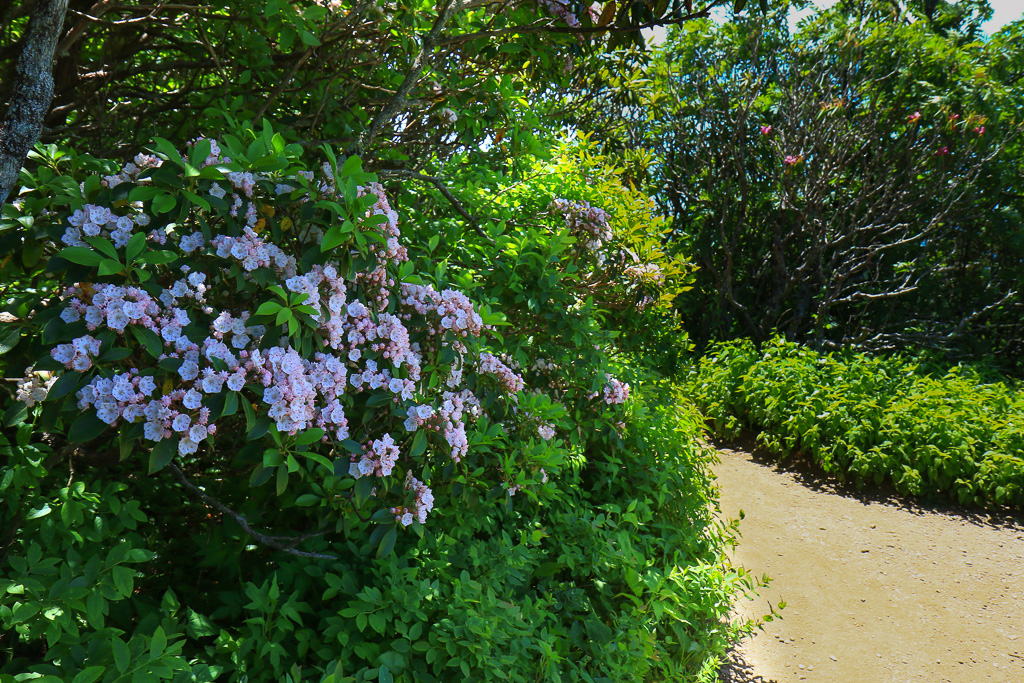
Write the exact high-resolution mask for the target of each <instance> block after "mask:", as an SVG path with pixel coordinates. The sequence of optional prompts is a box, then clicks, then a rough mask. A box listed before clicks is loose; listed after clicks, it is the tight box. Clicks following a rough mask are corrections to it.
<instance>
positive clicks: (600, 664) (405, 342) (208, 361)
mask: <svg viewBox="0 0 1024 683" xmlns="http://www.w3.org/2000/svg"><path fill="white" fill-rule="evenodd" d="M34 163H35V164H36V168H35V171H34V172H33V173H31V174H29V173H27V172H26V173H24V174H23V182H24V184H25V187H24V188H23V189H22V190H21V192H20V193H19V195H18V197H17V201H16V202H15V203H14V204H13V205H11V206H9V207H5V210H4V214H3V221H2V223H0V251H2V252H3V255H4V256H3V260H2V265H0V268H2V273H3V281H4V283H5V286H6V290H5V291H6V296H7V298H6V299H5V302H4V309H3V321H2V322H0V325H2V328H0V367H2V368H3V371H4V372H5V376H6V377H21V379H20V380H19V381H18V383H17V387H13V386H11V387H8V389H7V391H6V392H5V394H4V396H3V410H4V412H3V418H2V421H3V436H2V440H0V455H2V461H0V491H2V492H3V501H4V503H3V509H2V514H3V520H2V524H0V529H2V531H3V538H2V540H0V543H2V546H0V562H2V566H3V567H4V572H3V579H0V624H2V628H3V632H4V636H3V640H2V651H3V653H4V658H3V660H2V661H0V677H2V679H3V680H36V681H50V682H52V681H73V682H74V683H91V682H94V681H103V682H104V683H109V682H113V681H129V680H130V681H139V682H143V683H144V682H146V681H156V680H174V681H214V680H217V681H291V682H293V683H296V682H298V681H307V680H308V681H321V682H323V683H327V682H331V683H340V682H341V681H380V682H381V683H386V682H389V681H410V682H411V681H417V682H420V681H435V680H436V681H447V680H453V679H456V678H457V679H460V680H471V681H489V680H504V681H539V680H540V681H640V680H651V681H654V680H665V679H671V680H700V681H711V680H714V679H715V670H716V668H717V663H718V661H719V658H720V657H721V656H722V654H723V653H724V651H725V649H726V648H727V647H728V646H729V644H730V643H731V642H733V641H734V640H735V638H736V637H737V634H738V633H739V632H740V631H741V630H742V629H744V628H749V625H743V624H740V625H729V623H728V619H727V614H728V610H729V606H730V603H731V600H732V598H733V596H734V595H735V594H736V593H738V592H743V591H746V590H750V589H751V588H753V586H754V583H753V582H752V580H751V579H750V577H749V576H747V575H746V574H745V573H744V572H743V571H742V570H738V569H733V568H731V567H730V566H729V565H728V563H727V562H726V561H725V560H724V558H723V548H724V547H725V546H726V545H727V544H728V543H730V542H731V541H732V538H733V534H734V528H733V527H730V526H728V525H724V524H722V523H720V522H717V521H715V519H714V517H713V507H714V500H713V498H712V494H711V493H710V491H711V490H712V488H711V481H710V475H709V473H708V471H707V469H706V456H705V454H704V453H702V452H701V451H700V448H699V446H698V437H699V434H700V430H701V422H700V418H699V417H698V416H697V415H696V414H695V413H694V412H693V411H692V410H690V409H687V408H685V407H683V406H684V404H683V402H682V399H681V397H680V396H679V395H678V394H674V393H673V392H672V390H671V388H670V387H669V386H668V385H667V384H664V383H659V381H658V380H657V377H656V375H655V374H654V373H653V372H651V371H649V370H646V369H644V368H643V367H642V365H640V364H637V363H632V362H627V361H626V360H625V357H624V356H622V355H621V354H619V353H617V352H616V351H615V347H614V339H615V336H616V334H617V332H618V331H612V330H609V329H608V326H607V324H606V318H605V314H604V313H603V312H602V308H601V301H602V300H601V299H596V300H595V293H596V290H597V289H600V291H601V292H609V291H610V292H612V293H613V294H614V296H615V297H619V298H621V297H623V296H626V297H631V300H632V302H633V303H634V304H637V303H650V304H652V305H654V306H655V307H656V306H657V305H661V304H658V303H657V302H658V301H660V300H661V298H660V295H659V291H660V290H659V289H658V285H659V283H658V282H657V281H656V280H657V279H656V278H655V279H654V280H653V281H649V280H651V279H650V278H647V277H646V275H645V274H646V273H652V272H655V271H654V268H655V267H660V266H658V263H657V260H658V259H661V260H662V261H663V262H664V264H665V265H666V266H667V267H668V268H669V269H670V270H672V271H673V272H679V273H682V272H683V271H684V270H685V267H684V264H683V262H682V261H678V260H677V261H674V262H673V263H672V264H669V263H668V261H667V259H668V257H667V256H665V255H664V254H662V253H661V252H652V253H651V259H652V260H650V261H645V260H643V258H641V257H640V256H638V255H636V254H635V253H634V255H633V258H634V259H635V261H631V262H630V263H622V264H619V271H609V272H610V273H611V275H609V276H608V277H603V276H602V277H595V276H593V275H592V273H593V272H595V271H594V270H593V269H594V268H600V267H602V263H601V254H602V253H603V254H605V255H606V256H605V258H606V259H607V258H608V256H607V255H608V254H611V255H613V256H614V255H615V254H616V253H617V252H618V251H621V249H622V248H624V247H623V245H624V244H626V243H627V242H628V240H629V239H634V240H635V239H637V238H636V237H635V236H634V237H632V238H631V237H630V236H629V234H628V232H624V231H623V230H622V228H621V225H622V223H621V221H622V220H624V218H623V216H624V214H623V215H618V216H617V215H616V214H615V212H614V211H613V212H612V213H611V214H609V213H608V212H605V211H604V210H603V209H602V208H600V206H599V205H597V204H596V203H595V204H591V203H590V202H591V201H593V202H597V201H598V200H599V199H600V196H590V197H589V201H588V199H587V198H585V197H583V196H582V195H581V194H580V191H581V190H580V187H577V186H574V185H573V184H572V183H571V182H568V181H566V182H565V183H563V185H562V186H560V187H559V186H557V183H556V184H552V183H547V184H546V185H544V186H543V187H541V186H534V187H533V190H532V192H533V193H534V195H533V196H532V198H531V202H532V204H531V203H530V202H510V203H501V202H496V203H495V204H500V205H502V206H504V209H502V211H504V212H505V213H506V218H511V217H512V216H514V215H517V214H521V216H520V218H521V219H522V220H528V221H531V222H533V223H534V224H535V226H538V227H535V228H534V229H533V230H517V229H515V226H512V225H510V224H509V221H508V220H505V219H502V217H501V216H496V217H495V219H494V220H492V221H489V222H487V223H486V224H485V225H480V226H476V227H477V228H478V229H477V230H475V231H472V232H471V231H468V230H467V231H466V233H465V235H462V236H461V237H459V238H458V239H455V238H453V239H450V240H445V243H444V244H440V243H439V237H440V235H442V234H445V233H444V232H443V231H439V232H437V233H435V235H434V236H433V239H431V238H428V237H426V235H421V234H420V233H421V231H427V230H428V227H425V226H429V221H426V220H425V221H424V222H423V223H421V224H418V223H419V221H418V220H417V221H414V222H413V223H412V225H409V226H408V228H407V227H406V225H405V224H403V222H402V219H401V212H402V204H400V202H401V201H404V200H405V199H406V198H408V197H409V195H410V194H411V193H410V192H409V190H408V189H406V188H404V187H403V186H402V185H401V184H395V185H394V186H393V187H391V188H390V189H386V188H385V186H384V185H383V184H381V182H379V180H380V179H379V178H378V177H377V176H375V175H373V174H371V173H368V172H366V171H364V170H363V169H362V167H361V164H360V161H359V159H358V158H357V157H349V158H343V159H338V158H336V157H335V156H334V154H333V152H332V151H331V150H330V149H329V148H327V147H324V148H322V149H321V150H320V151H319V155H314V154H313V153H311V152H308V151H304V150H303V149H302V148H301V147H300V146H299V145H296V144H287V143H286V141H285V140H284V139H283V138H282V136H281V135H279V134H278V133H276V132H275V131H274V130H273V129H272V128H271V127H270V126H269V125H265V126H264V127H263V129H262V130H260V131H239V132H238V133H237V134H236V135H224V136H222V137H221V138H220V139H219V140H213V139H207V138H199V139H197V140H193V141H192V142H191V143H190V144H189V145H188V146H187V148H185V149H179V148H176V146H174V145H173V144H171V143H169V142H167V141H164V140H159V139H158V140H157V141H156V143H155V144H154V146H153V148H152V149H151V150H149V151H148V152H146V153H144V154H140V155H139V156H137V157H135V158H134V159H133V161H131V162H130V163H126V164H117V163H113V162H111V161H108V160H100V159H94V158H92V157H90V156H88V155H84V154H82V155H79V154H76V153H74V152H72V151H70V150H64V149H58V148H57V147H54V146H50V147H47V148H41V149H40V151H39V152H37V154H36V156H35V159H34ZM566 163H568V162H566ZM595 172H596V171H595ZM584 175H586V174H585V173H584V172H578V173H576V174H575V175H573V174H567V175H566V176H565V177H566V178H571V177H581V176H584ZM610 187H611V186H610V185H609V186H608V188H610ZM606 189H607V188H606ZM491 191H492V192H495V193H497V195H500V194H501V192H502V191H503V190H502V189H501V188H497V187H496V188H492V190H491ZM607 191H609V192H610V189H607ZM574 193H575V194H574ZM485 194H486V192H485ZM527 194H529V193H527ZM497 195H495V196H497ZM509 196H512V195H511V194H510V195H509ZM636 201H640V200H636ZM531 206H534V207H536V208H531ZM429 214H430V211H428V210H426V209H424V208H423V207H418V208H417V209H416V210H415V211H414V212H410V215H411V216H413V217H415V218H416V219H419V218H421V217H426V216H428V215H429ZM421 238H422V239H421ZM605 247H607V248H605ZM634 251H635V250H634ZM565 252H572V253H574V254H575V256H574V257H573V258H571V259H567V258H563V256H564V254H565ZM641 256H642V255H641ZM630 267H632V268H634V269H635V272H634V273H633V274H632V275H630V274H628V273H626V270H628V268H630ZM616 278H617V279H616ZM595 282H597V283H600V285H601V286H600V287H599V288H595V286H594V283H595ZM606 300H610V299H606ZM641 332H642V330H634V331H633V334H640V333H641Z"/></svg>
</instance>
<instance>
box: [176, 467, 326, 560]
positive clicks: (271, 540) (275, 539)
mask: <svg viewBox="0 0 1024 683" xmlns="http://www.w3.org/2000/svg"><path fill="white" fill-rule="evenodd" d="M167 467H168V468H169V469H170V470H171V472H173V473H174V476H175V477H177V479H178V481H179V482H181V485H182V486H184V487H185V488H186V489H188V490H189V491H191V492H192V493H194V494H196V495H197V496H199V498H200V499H201V500H202V501H203V502H204V503H206V504H207V505H209V506H210V507H212V508H214V509H215V510H219V511H220V512H222V513H223V514H225V515H227V516H228V517H230V518H231V519H233V520H235V521H236V522H237V523H238V526H240V527H242V531H244V532H245V533H246V534H247V535H248V536H249V537H251V538H253V539H255V540H257V541H259V542H260V543H262V544H263V545H268V546H270V547H271V548H274V549H275V550H280V551H281V552H285V553H288V554H289V555H296V556H297V557H311V558H315V559H318V560H336V559H338V558H337V557H335V556H334V555H326V554H324V553H307V552H303V551H301V550H295V549H294V548H292V547H291V546H289V545H285V544H284V543H281V541H280V539H282V538H285V537H284V536H267V535H266V534H261V533H260V532H258V531H256V530H255V529H253V528H252V527H251V526H249V522H248V521H246V519H245V517H243V516H242V515H240V514H239V513H237V512H235V511H234V510H232V509H231V508H229V507H228V506H227V505H224V503H222V502H220V501H219V500H217V499H216V498H213V497H211V496H210V495H208V494H207V493H206V492H205V491H203V490H202V489H201V488H199V487H198V486H196V485H195V484H193V483H192V482H190V481H189V480H188V477H186V476H185V474H184V472H182V471H181V470H180V469H178V466H177V465H175V464H174V463H171V464H169V465H168V466H167ZM314 535H315V534H314ZM306 538H311V536H310V535H307V536H300V537H297V538H296V537H292V539H291V540H292V541H294V542H295V543H297V542H298V541H300V540H303V539H306Z"/></svg>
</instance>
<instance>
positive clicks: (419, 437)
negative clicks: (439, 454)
mask: <svg viewBox="0 0 1024 683" xmlns="http://www.w3.org/2000/svg"><path fill="white" fill-rule="evenodd" d="M425 450H427V433H426V431H425V430H423V429H418V430H416V436H414V437H413V438H412V448H410V449H409V455H411V456H412V457H414V458H415V457H416V456H417V455H423V452H424V451H425Z"/></svg>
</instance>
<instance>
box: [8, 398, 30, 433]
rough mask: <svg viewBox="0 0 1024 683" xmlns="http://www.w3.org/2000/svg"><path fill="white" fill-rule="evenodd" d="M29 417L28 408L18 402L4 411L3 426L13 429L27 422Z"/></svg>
mask: <svg viewBox="0 0 1024 683" xmlns="http://www.w3.org/2000/svg"><path fill="white" fill-rule="evenodd" d="M27 417H28V406H27V405H25V404H24V403H22V402H21V401H16V402H15V403H12V404H11V405H10V406H8V407H7V410H5V411H4V417H3V426H4V427H13V426H14V425H19V424H21V423H22V422H24V421H25V418H27Z"/></svg>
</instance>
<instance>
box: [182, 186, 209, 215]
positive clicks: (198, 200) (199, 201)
mask: <svg viewBox="0 0 1024 683" xmlns="http://www.w3.org/2000/svg"><path fill="white" fill-rule="evenodd" d="M181 193H182V194H183V195H185V196H186V197H188V200H189V201H190V202H192V203H193V204H194V205H196V206H198V207H201V208H203V209H205V210H207V211H209V210H210V202H208V201H206V200H205V199H203V198H202V197H200V196H199V195H197V194H196V193H195V192H189V191H188V190H182V191H181Z"/></svg>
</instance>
